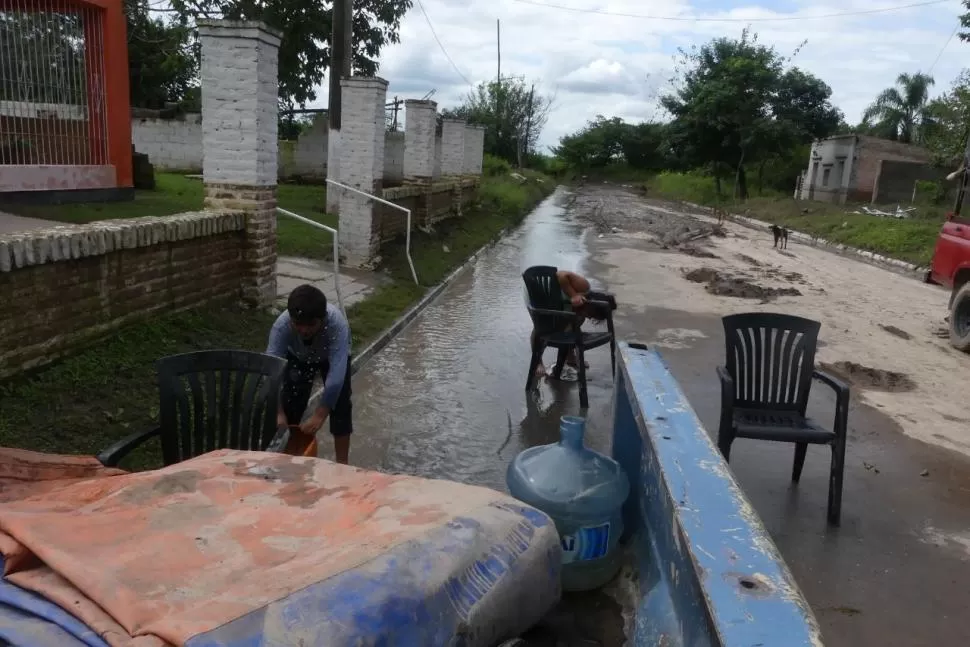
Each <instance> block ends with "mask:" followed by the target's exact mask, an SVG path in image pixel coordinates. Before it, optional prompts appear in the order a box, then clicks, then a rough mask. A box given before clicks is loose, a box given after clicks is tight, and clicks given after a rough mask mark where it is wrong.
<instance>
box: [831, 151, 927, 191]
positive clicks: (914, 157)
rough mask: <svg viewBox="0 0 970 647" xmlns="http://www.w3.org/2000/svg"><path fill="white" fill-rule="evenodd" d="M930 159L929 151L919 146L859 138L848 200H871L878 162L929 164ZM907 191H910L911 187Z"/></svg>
mask: <svg viewBox="0 0 970 647" xmlns="http://www.w3.org/2000/svg"><path fill="white" fill-rule="evenodd" d="M931 157H932V156H931V155H930V153H929V151H927V150H926V149H924V148H920V147H919V146H913V145H912V144H902V143H899V142H891V141H888V140H885V139H879V138H876V137H865V136H860V137H859V143H858V144H857V145H856V164H855V168H854V171H855V172H854V181H852V182H851V183H850V185H849V188H850V197H849V200H859V201H865V202H868V201H869V200H871V199H872V192H873V187H874V185H875V182H876V175H877V174H878V172H879V162H880V160H898V161H902V162H929V161H930V159H931ZM909 189H910V191H912V189H913V187H912V185H911V186H910V187H909Z"/></svg>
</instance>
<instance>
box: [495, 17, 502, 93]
mask: <svg viewBox="0 0 970 647" xmlns="http://www.w3.org/2000/svg"><path fill="white" fill-rule="evenodd" d="M495 50H496V52H497V53H498V72H497V73H496V74H495V82H496V83H498V84H501V83H502V21H501V20H499V19H498V18H496V19H495Z"/></svg>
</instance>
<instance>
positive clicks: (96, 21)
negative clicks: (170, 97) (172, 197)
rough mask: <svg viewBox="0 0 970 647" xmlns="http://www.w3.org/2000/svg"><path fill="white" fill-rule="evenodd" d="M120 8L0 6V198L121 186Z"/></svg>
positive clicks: (74, 1)
mask: <svg viewBox="0 0 970 647" xmlns="http://www.w3.org/2000/svg"><path fill="white" fill-rule="evenodd" d="M121 1H122V0H83V1H81V0H0V192H5V191H14V192H17V191H37V190H41V191H43V190H52V189H57V190H64V189H68V190H70V189H107V188H117V187H130V186H131V122H130V108H129V103H128V70H127V65H128V64H127V61H128V56H127V44H126V38H125V20H124V14H123V12H122V5H121Z"/></svg>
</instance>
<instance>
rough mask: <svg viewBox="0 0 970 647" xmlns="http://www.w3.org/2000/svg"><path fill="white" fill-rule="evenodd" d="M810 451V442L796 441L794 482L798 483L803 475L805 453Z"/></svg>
mask: <svg viewBox="0 0 970 647" xmlns="http://www.w3.org/2000/svg"><path fill="white" fill-rule="evenodd" d="M807 452H808V443H795V464H794V465H792V468H791V480H792V483H798V479H800V478H801V477H802V467H803V466H804V465H805V454H806V453H807Z"/></svg>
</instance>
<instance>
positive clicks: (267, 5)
mask: <svg viewBox="0 0 970 647" xmlns="http://www.w3.org/2000/svg"><path fill="white" fill-rule="evenodd" d="M171 3H172V8H173V9H174V11H175V12H176V14H177V15H178V17H179V20H180V21H181V23H182V24H189V23H190V22H191V21H194V20H195V19H197V18H219V17H222V18H227V19H230V20H262V21H263V22H265V23H266V24H267V25H269V26H270V27H273V28H275V29H278V30H279V31H280V32H282V33H283V42H282V43H281V44H280V53H279V66H280V67H279V82H280V99H281V101H282V102H283V103H284V104H286V105H300V106H304V105H306V103H307V102H309V101H312V100H314V99H315V98H316V89H315V88H316V87H317V86H319V85H320V84H321V83H322V82H323V78H324V72H326V70H327V69H328V68H329V67H330V38H331V35H332V21H331V16H332V8H333V3H332V2H306V0H171ZM410 8H411V0H355V2H354V26H353V39H354V41H353V51H354V58H353V68H354V73H355V74H360V75H364V76H369V75H373V74H375V73H376V72H377V67H378V62H377V58H378V56H379V55H380V52H381V50H382V49H383V48H384V46H385V45H388V44H390V43H396V42H398V40H399V37H400V36H399V29H400V25H401V18H403V17H404V14H405V13H407V10H408V9H410Z"/></svg>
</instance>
